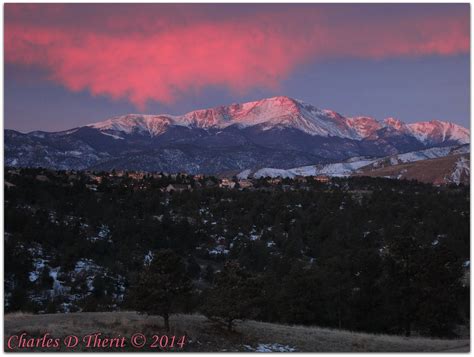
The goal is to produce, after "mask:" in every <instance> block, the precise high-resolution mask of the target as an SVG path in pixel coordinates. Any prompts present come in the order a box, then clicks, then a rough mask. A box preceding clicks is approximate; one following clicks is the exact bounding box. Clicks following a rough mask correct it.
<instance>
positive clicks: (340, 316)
mask: <svg viewBox="0 0 474 357" xmlns="http://www.w3.org/2000/svg"><path fill="white" fill-rule="evenodd" d="M219 182H220V181H219V180H218V179H217V178H213V177H202V176H195V177H193V176H184V175H174V176H167V175H158V174H157V175H138V176H137V175H136V174H135V173H126V174H120V175H119V174H114V173H97V172H96V173H90V172H64V171H59V172H57V171H48V170H42V169H21V170H20V169H6V170H5V186H6V187H5V253H4V254H5V293H6V311H18V310H20V311H33V312H40V313H45V312H48V313H53V312H68V311H71V312H72V311H109V310H117V309H121V308H125V307H127V306H129V305H127V304H129V301H130V300H129V290H130V286H132V285H133V284H134V283H135V281H136V280H137V276H138V275H139V273H140V272H141V271H142V270H143V268H144V265H145V264H146V262H147V261H149V260H150V259H153V256H154V254H155V252H157V251H159V250H161V249H171V250H173V251H174V252H175V253H177V254H178V255H179V256H180V257H181V259H182V261H183V262H184V263H185V266H186V274H187V275H188V276H189V278H190V279H191V280H192V282H193V293H192V295H191V297H190V298H189V300H188V301H187V302H186V303H185V306H184V307H183V309H184V310H186V311H202V310H203V309H204V308H203V306H204V305H205V301H206V298H205V297H206V296H207V295H206V294H209V292H210V291H212V289H213V286H214V284H215V281H216V279H215V278H216V276H217V275H219V273H218V272H219V271H223V267H224V264H225V263H226V262H227V261H233V262H234V264H237V266H238V267H239V269H241V270H242V271H243V272H245V274H246V275H245V276H247V277H248V278H249V279H251V280H252V282H253V283H255V284H257V285H258V287H259V288H258V289H255V290H252V291H254V294H255V295H254V296H251V299H250V300H251V304H250V303H249V306H247V307H248V308H247V309H244V310H243V311H241V312H242V314H243V315H242V316H243V317H248V318H252V319H255V320H262V321H269V322H282V323H290V324H306V325H319V326H327V327H337V328H343V329H349V330H359V331H369V332H387V333H410V332H411V331H416V332H417V333H421V334H424V335H432V336H433V335H436V336H449V335H452V334H453V333H454V332H455V327H456V325H457V324H462V323H464V322H466V320H467V319H468V317H469V287H468V286H466V284H467V281H468V279H466V274H467V272H468V270H469V187H466V186H463V185H461V186H458V187H457V186H456V187H451V186H447V187H434V186H432V185H428V184H421V183H417V182H409V181H397V180H389V179H381V178H365V177H353V178H339V179H331V180H329V181H328V182H319V181H317V180H314V179H311V178H307V179H305V180H304V181H301V180H297V179H295V180H291V179H283V180H275V179H265V178H261V179H258V180H254V181H253V182H251V183H248V182H247V184H248V186H247V187H246V188H244V187H242V186H240V185H235V186H229V185H223V184H222V182H220V184H219ZM230 187H233V188H230ZM250 300H249V301H250Z"/></svg>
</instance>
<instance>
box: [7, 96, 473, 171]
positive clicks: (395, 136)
mask: <svg viewBox="0 0 474 357" xmlns="http://www.w3.org/2000/svg"><path fill="white" fill-rule="evenodd" d="M4 138H5V165H7V166H19V167H45V168H52V169H79V170H81V169H94V170H112V169H120V170H141V171H166V172H187V173H190V174H196V173H203V174H219V173H221V172H226V171H232V170H234V171H236V170H240V171H242V170H244V169H248V168H252V169H254V168H263V167H274V168H279V169H291V168H294V167H299V166H305V165H315V164H323V163H330V162H341V161H344V160H347V159H349V158H351V157H358V156H370V157H385V156H390V155H395V154H400V153H404V152H410V151H416V150H423V149H427V148H430V147H443V146H452V145H461V144H466V143H469V141H470V132H469V130H468V129H466V128H463V127H461V126H459V125H457V124H453V123H449V122H442V121H431V122H418V123H414V124H406V123H404V122H402V121H400V120H398V119H394V118H387V119H385V120H383V121H379V120H376V119H374V118H371V117H367V116H359V117H350V118H349V117H344V116H343V115H341V114H339V113H337V112H336V111H332V110H327V109H323V110H322V109H318V108H316V107H314V106H313V105H310V104H307V103H304V102H302V101H298V100H295V99H291V98H289V97H281V96H280V97H273V98H266V99H262V100H259V101H254V102H247V103H242V104H230V105H225V106H219V107H216V108H210V109H200V110H196V111H191V112H189V113H186V114H184V115H181V116H173V115H166V114H163V115H152V114H146V115H142V114H127V115H123V116H117V117H113V118H109V119H106V120H104V121H101V122H96V123H92V124H88V125H85V126H81V127H76V128H72V129H69V130H63V131H59V132H45V131H34V132H30V133H20V132H17V131H13V130H5V131H4ZM240 171H238V172H240Z"/></svg>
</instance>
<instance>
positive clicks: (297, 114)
mask: <svg viewBox="0 0 474 357" xmlns="http://www.w3.org/2000/svg"><path fill="white" fill-rule="evenodd" d="M172 125H175V126H186V127H189V128H202V129H210V128H216V129H223V128H226V127H229V126H231V125H236V126H238V127H240V128H246V127H253V126H256V127H257V126H258V127H259V128H260V129H261V130H263V131H265V130H270V129H278V128H280V129H281V128H292V129H296V130H299V131H302V132H304V133H306V134H309V135H313V136H322V137H339V138H346V139H352V140H363V139H365V138H367V137H369V136H371V135H373V134H375V133H376V132H377V131H378V130H380V129H382V128H390V129H392V130H394V131H395V132H397V133H400V134H405V135H410V136H413V137H415V138H416V139H417V140H419V141H421V142H422V143H424V144H433V143H441V142H445V141H456V142H458V143H460V144H464V143H468V142H469V136H470V133H469V130H468V129H465V128H463V127H461V126H459V125H456V124H452V123H447V122H441V121H436V120H435V121H430V122H421V123H415V124H405V123H404V122H402V121H400V120H398V119H394V118H387V119H385V120H384V121H378V120H376V119H374V118H371V117H363V116H361V117H353V118H347V117H344V116H342V115H341V114H339V113H337V112H334V111H331V110H321V109H318V108H316V107H314V106H313V105H310V104H307V103H304V102H303V101H300V100H296V99H292V98H288V97H284V96H279V97H273V98H267V99H262V100H259V101H254V102H248V103H243V104H231V105H227V106H220V107H216V108H211V109H200V110H195V111H192V112H189V113H187V114H184V115H181V116H174V115H167V114H164V115H140V114H129V115H124V116H119V117H114V118H111V119H108V120H105V121H103V122H98V123H94V124H89V125H88V126H89V127H92V128H96V129H99V130H101V131H105V132H113V133H114V135H117V133H125V134H132V133H142V134H147V135H150V136H158V135H161V134H162V133H164V132H165V131H166V130H167V128H168V127H169V126H172Z"/></svg>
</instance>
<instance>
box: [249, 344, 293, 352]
mask: <svg viewBox="0 0 474 357" xmlns="http://www.w3.org/2000/svg"><path fill="white" fill-rule="evenodd" d="M244 347H245V348H246V349H248V350H249V351H252V352H296V348H294V347H291V346H288V345H281V344H279V343H260V344H258V346H256V347H252V346H249V345H244Z"/></svg>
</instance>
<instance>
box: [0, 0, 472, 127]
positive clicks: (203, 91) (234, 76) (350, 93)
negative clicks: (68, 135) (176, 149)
mask: <svg viewBox="0 0 474 357" xmlns="http://www.w3.org/2000/svg"><path fill="white" fill-rule="evenodd" d="M4 9H5V11H4V16H5V18H4V26H5V31H4V59H5V64H4V75H5V77H4V80H5V83H4V104H5V108H4V110H5V113H4V114H5V115H4V118H5V122H4V126H5V128H7V129H15V130H20V131H22V132H28V131H33V130H46V131H58V130H65V129H69V128H73V127H77V126H81V125H85V124H89V123H92V122H96V121H100V120H104V119H106V118H109V117H112V116H115V115H122V114H127V113H153V114H162V113H168V114H184V113H186V112H188V111H191V110H194V109H200V108H207V107H214V106H219V105H225V104H230V103H240V102H245V101H252V100H258V99H262V98H266V97H273V96H277V95H285V96H289V97H292V98H296V99H301V100H303V101H305V102H307V103H310V104H313V105H315V106H317V107H319V108H322V109H332V110H335V111H337V112H339V113H341V114H343V115H346V116H358V115H369V116H373V117H375V118H377V119H384V118H386V117H396V118H398V119H401V120H403V121H405V122H415V121H425V120H432V119H439V120H446V121H452V122H455V123H458V124H460V125H463V126H465V127H469V118H470V104H469V102H470V94H469V90H470V83H469V77H470V50H469V43H470V39H469V21H470V19H469V4H5V8H4Z"/></svg>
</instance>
